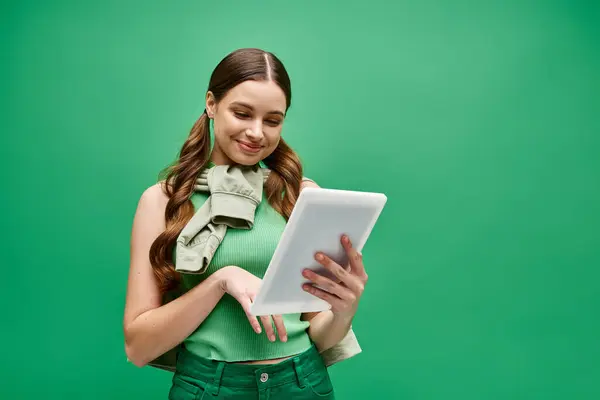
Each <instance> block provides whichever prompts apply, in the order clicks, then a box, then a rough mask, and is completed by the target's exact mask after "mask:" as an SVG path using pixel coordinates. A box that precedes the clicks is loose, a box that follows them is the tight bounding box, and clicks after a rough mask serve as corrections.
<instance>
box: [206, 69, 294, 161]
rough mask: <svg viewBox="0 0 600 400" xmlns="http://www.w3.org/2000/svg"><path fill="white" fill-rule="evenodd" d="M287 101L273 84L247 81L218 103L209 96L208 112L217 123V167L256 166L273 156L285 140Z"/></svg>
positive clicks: (215, 159)
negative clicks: (233, 164)
mask: <svg viewBox="0 0 600 400" xmlns="http://www.w3.org/2000/svg"><path fill="white" fill-rule="evenodd" d="M285 110H286V100H285V93H284V92H283V90H282V89H281V88H280V87H279V86H278V85H277V84H276V83H275V82H273V81H253V80H249V81H245V82H242V83H240V84H239V85H237V86H235V87H234V88H232V89H231V90H230V91H229V92H228V93H227V94H226V95H225V97H223V98H222V99H221V101H220V102H219V103H215V99H214V96H213V94H212V93H211V92H208V93H207V96H206V111H207V113H208V115H209V116H210V117H212V119H213V120H214V131H215V132H214V134H215V144H214V146H213V151H212V154H211V160H212V162H214V163H215V164H216V165H223V164H232V163H237V164H241V165H254V164H256V163H258V162H259V161H261V160H263V159H264V158H266V157H267V156H268V155H270V154H271V153H272V152H273V151H274V150H275V148H276V147H277V145H278V144H279V138H280V137H281V128H282V126H283V121H284V117H285Z"/></svg>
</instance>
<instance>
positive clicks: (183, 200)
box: [150, 48, 302, 294]
mask: <svg viewBox="0 0 600 400" xmlns="http://www.w3.org/2000/svg"><path fill="white" fill-rule="evenodd" d="M247 80H257V81H261V80H262V81H264V80H271V81H273V82H275V83H277V84H278V85H279V86H280V87H281V89H282V90H283V92H284V93H285V96H286V112H287V110H288V109H289V107H290V105H291V101H292V93H291V84H290V78H289V76H288V74H287V72H286V70H285V68H284V66H283V64H282V62H281V61H280V60H279V59H278V58H277V57H276V56H275V55H274V54H272V53H269V52H266V51H263V50H260V49H255V48H246V49H239V50H236V51H234V52H232V53H230V54H229V55H227V56H226V57H225V58H224V59H223V60H221V62H220V63H219V64H218V65H217V66H216V68H215V70H214V71H213V73H212V75H211V77H210V82H209V85H208V89H207V91H211V92H212V93H213V94H214V96H215V100H216V101H217V102H219V101H220V100H221V99H222V98H223V97H224V96H225V95H226V94H227V92H228V91H229V90H231V89H232V88H233V87H235V86H236V85H238V84H240V83H242V82H244V81H247ZM209 158H210V126H209V118H208V115H207V114H206V110H204V112H203V113H202V115H201V116H200V118H199V119H198V120H197V121H196V122H195V123H194V125H193V126H192V129H191V131H190V134H189V136H188V138H187V140H186V141H185V142H184V144H183V146H182V148H181V151H180V152H179V157H178V160H177V161H175V162H174V163H173V164H172V165H170V166H168V167H167V168H165V169H164V170H163V171H161V173H160V177H161V178H164V185H163V188H164V191H165V193H166V195H167V197H168V198H169V201H168V203H167V206H166V210H165V222H166V229H165V231H164V232H163V233H161V234H160V235H159V236H158V237H157V238H156V240H155V241H154V243H153V244H152V246H151V247H150V262H151V264H152V268H153V271H154V275H155V276H156V278H157V280H158V283H159V288H160V291H161V293H162V294H164V293H165V292H167V291H168V290H171V289H175V288H176V287H177V286H178V285H179V282H180V276H179V274H178V273H177V272H176V271H175V268H174V264H173V246H174V245H175V242H176V240H177V237H178V236H179V233H180V232H181V231H182V229H183V227H184V226H185V225H186V224H187V222H188V221H189V220H190V219H191V218H192V216H193V215H194V206H193V204H192V202H191V201H190V197H191V195H192V194H193V191H194V184H195V181H196V177H197V176H198V175H199V174H200V172H201V171H202V170H203V169H204V168H205V167H206V165H207V164H208V162H209V161H210V160H209ZM263 162H264V163H265V165H266V166H267V167H268V168H269V169H270V170H271V173H270V174H269V177H268V179H267V181H266V183H265V194H266V199H267V201H268V202H269V203H270V204H271V205H272V206H273V208H274V209H275V210H276V211H277V212H279V213H280V214H281V215H282V216H283V217H285V219H286V220H287V219H288V218H289V216H290V214H291V212H292V208H293V207H294V204H295V203H296V200H297V199H298V195H299V193H300V182H301V180H302V164H301V163H300V159H299V157H298V155H297V154H296V153H295V152H294V151H293V150H292V149H291V148H290V147H289V146H288V145H287V143H286V142H285V141H284V140H283V138H281V139H280V141H279V144H278V146H277V148H276V149H275V150H274V151H273V153H271V154H270V155H269V156H268V157H266V158H265V159H264V160H263Z"/></svg>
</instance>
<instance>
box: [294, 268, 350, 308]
mask: <svg viewBox="0 0 600 400" xmlns="http://www.w3.org/2000/svg"><path fill="white" fill-rule="evenodd" d="M302 275H303V276H304V277H305V278H306V279H308V280H310V281H311V282H313V283H314V284H315V285H316V286H319V287H321V288H323V289H325V290H326V291H327V292H330V293H332V294H334V295H336V296H337V297H339V298H340V299H345V300H348V301H351V302H353V301H354V300H356V295H355V294H354V293H353V292H352V289H350V288H349V287H345V286H342V285H340V284H338V283H336V282H334V281H332V280H331V279H329V278H327V277H325V276H323V275H319V274H317V273H316V272H314V271H311V270H309V269H305V270H304V271H302Z"/></svg>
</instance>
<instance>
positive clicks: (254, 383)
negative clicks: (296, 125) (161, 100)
mask: <svg viewBox="0 0 600 400" xmlns="http://www.w3.org/2000/svg"><path fill="white" fill-rule="evenodd" d="M290 103H291V89H290V80H289V77H288V74H287V72H286V70H285V68H284V66H283V65H282V63H281V61H280V60H279V59H278V58H277V57H276V56H275V55H274V54H272V53H269V52H265V51H262V50H259V49H240V50H237V51H234V52H232V53H231V54H229V55H228V56H226V57H225V58H224V59H223V60H222V61H221V62H220V63H219V64H218V65H217V67H216V68H215V70H214V71H213V73H212V75H211V79H210V83H209V87H208V90H207V93H206V109H205V110H204V112H203V114H202V115H201V117H200V118H199V119H198V121H197V122H196V123H195V124H194V126H193V128H192V130H191V133H190V135H189V137H188V139H187V140H186V142H185V143H184V145H183V148H182V150H181V152H180V157H179V160H178V161H177V162H176V163H175V164H174V165H173V166H172V167H170V168H169V169H168V174H167V176H166V178H165V179H164V180H163V181H161V182H159V183H158V184H156V185H154V186H152V187H149V188H148V189H146V190H145V191H144V193H143V194H142V196H141V198H140V200H139V203H138V208H137V211H136V214H135V217H134V221H133V228H132V237H131V263H130V272H129V280H128V288H127V299H126V305H125V314H124V321H123V324H124V333H125V348H126V353H127V356H128V358H129V360H130V361H132V362H133V363H134V364H135V365H137V366H140V367H141V366H144V365H148V364H151V362H152V361H153V360H155V359H157V358H158V357H160V356H162V355H164V354H165V353H166V352H168V351H170V350H172V349H174V348H176V347H177V346H179V353H178V357H177V360H176V365H175V369H174V371H175V374H174V376H173V385H172V387H171V390H170V392H169V398H170V399H200V398H204V399H206V398H227V399H230V398H231V399H238V398H239V399H247V398H254V399H256V398H261V399H263V398H269V399H296V398H298V399H312V398H330V399H332V398H334V393H333V387H332V384H331V381H330V379H329V375H328V372H327V368H326V365H325V364H324V362H323V358H322V356H321V354H322V353H323V352H324V351H326V350H327V349H330V348H332V346H334V345H336V344H337V343H339V342H340V341H341V340H342V339H343V338H344V337H345V336H346V335H347V334H348V332H349V330H350V329H351V321H352V318H353V316H354V315H355V313H356V310H357V306H358V301H359V299H360V297H361V295H362V292H363V290H364V285H365V284H366V282H367V275H366V273H365V270H364V267H363V264H362V256H361V255H360V253H358V252H357V251H355V249H353V248H352V244H351V243H350V242H349V241H348V240H346V239H345V237H344V238H342V239H341V242H342V245H343V246H344V248H345V249H346V251H347V253H348V256H349V259H350V265H349V266H347V267H346V268H342V267H341V266H340V265H338V264H336V263H335V262H333V261H332V260H331V259H330V258H328V257H327V255H323V254H320V253H318V254H316V255H315V259H316V260H317V261H318V262H319V263H321V264H322V265H324V266H325V267H326V268H328V269H329V270H330V271H331V272H333V273H334V274H335V275H336V276H337V277H338V278H339V281H337V282H334V281H332V280H330V279H327V278H325V277H324V276H321V275H318V274H315V273H313V272H311V271H305V272H304V273H303V274H304V277H305V278H306V279H307V281H310V282H312V283H311V284H307V285H305V286H304V287H303V288H304V290H306V291H307V292H309V293H311V294H312V295H314V296H317V297H319V298H321V299H323V300H325V301H327V302H329V303H330V304H331V306H332V307H331V310H328V311H324V312H319V313H303V314H293V315H283V316H282V315H273V316H268V317H267V316H266V317H260V318H258V319H257V318H256V317H253V316H252V315H251V314H250V313H249V311H248V309H249V306H250V304H251V302H252V300H253V298H254V295H255V294H256V292H257V289H258V287H259V285H260V282H261V278H262V276H263V275H264V272H265V271H266V268H267V266H268V264H269V261H270V258H271V256H272V254H273V252H274V250H275V248H276V246H277V243H278V240H279V236H280V235H281V233H282V231H283V229H284V227H285V224H286V221H287V219H288V218H289V216H290V213H291V211H292V208H293V206H294V203H295V201H296V199H297V198H298V195H299V193H300V190H301V189H302V188H304V187H309V186H316V184H315V183H314V182H312V181H310V180H308V179H303V175H302V166H301V163H300V161H299V159H298V156H297V155H296V154H295V153H294V151H293V150H292V149H291V148H290V147H289V146H288V145H287V144H286V143H285V142H284V140H283V139H282V138H281V131H282V127H283V123H284V120H285V117H286V114H287V110H288V108H289V107H290ZM211 122H212V124H213V130H214V138H215V140H214V144H213V145H212V150H211V143H210V123H211ZM258 166H264V167H263V168H262V169H257V167H258ZM219 168H220V169H219ZM211 169H214V171H213V172H215V173H214V174H213V182H212V184H213V185H215V182H214V180H215V179H217V178H215V176H217V173H216V171H217V170H218V171H220V172H221V173H222V174H224V175H222V176H226V175H227V174H230V173H231V174H230V175H228V177H231V176H233V172H232V171H236V172H238V175H236V176H237V178H234V179H242V180H243V179H245V178H248V181H249V180H250V179H251V178H249V177H253V178H252V179H258V178H257V175H256V173H257V172H256V171H257V170H259V171H263V172H264V171H267V172H265V174H264V177H265V179H264V181H263V180H261V181H260V185H261V187H260V190H258V191H257V193H255V194H256V198H255V200H256V203H257V204H255V208H254V209H253V212H254V215H252V216H250V220H251V222H250V228H248V229H232V228H228V229H225V230H224V231H226V234H225V233H224V234H223V235H224V236H223V237H222V238H220V239H219V240H218V241H217V242H216V243H217V246H218V251H214V252H212V253H210V254H209V255H208V261H207V265H206V266H205V267H204V269H202V270H198V271H195V272H190V271H186V272H189V273H184V272H182V271H181V270H179V271H178V270H177V268H178V261H177V260H179V259H180V258H178V257H179V256H178V254H179V251H180V250H181V251H184V250H187V248H186V247H185V246H186V245H187V244H189V243H192V242H194V240H191V241H187V242H186V241H183V242H182V241H181V238H182V237H184V236H185V235H183V234H182V232H184V231H186V230H188V229H189V228H190V226H191V225H192V221H194V218H196V215H198V214H199V213H200V212H199V210H200V209H202V208H203V207H211V206H212V207H217V206H218V207H224V206H225V204H226V203H219V201H220V200H219V199H221V197H213V198H212V199H211V201H207V199H208V198H209V197H210V196H211V193H210V190H204V191H202V190H198V188H199V187H200V186H198V182H199V177H200V176H202V174H203V173H204V174H205V175H204V176H206V173H207V171H209V170H211ZM244 174H247V175H244ZM252 174H254V175H252ZM261 177H262V175H261ZM228 182H229V181H228ZM263 182H264V187H262V185H263ZM230 183H231V182H230ZM234 183H235V182H234ZM246 183H247V182H246V181H244V184H246ZM239 187H241V186H240V185H238V184H237V183H236V184H234V185H230V186H229V189H231V190H232V191H235V190H238V189H239ZM249 187H250V186H246V188H249ZM213 191H214V190H213ZM235 194H236V193H234V195H235ZM237 194H239V193H237ZM246 197H248V196H246ZM238 198H239V196H238ZM204 210H205V208H204ZM230 211H231V210H230ZM233 211H236V210H233ZM211 229H212V230H214V226H213V227H211ZM209 234H214V231H211V232H209ZM198 243H200V244H202V243H203V241H199V240H196V244H198ZM204 250H206V249H204ZM202 259H203V260H204V258H202ZM181 268H183V267H181ZM315 285H318V286H320V287H322V288H326V289H327V292H325V291H323V290H321V289H318V288H316V287H315ZM174 290H179V295H177V296H175V298H174V299H172V300H171V301H165V298H166V295H167V294H168V293H170V292H173V291H174ZM259 320H260V322H259Z"/></svg>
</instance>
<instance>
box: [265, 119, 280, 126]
mask: <svg viewBox="0 0 600 400" xmlns="http://www.w3.org/2000/svg"><path fill="white" fill-rule="evenodd" d="M265 122H266V123H267V124H268V125H271V126H277V125H279V121H278V120H275V119H268V120H266V121H265Z"/></svg>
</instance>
